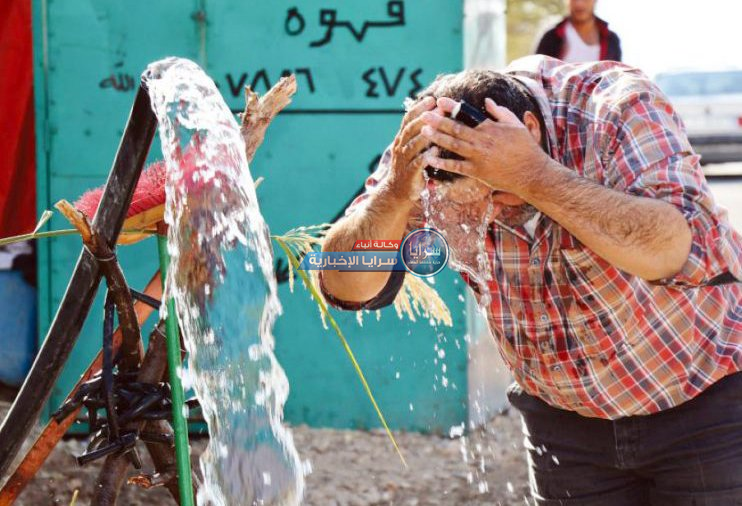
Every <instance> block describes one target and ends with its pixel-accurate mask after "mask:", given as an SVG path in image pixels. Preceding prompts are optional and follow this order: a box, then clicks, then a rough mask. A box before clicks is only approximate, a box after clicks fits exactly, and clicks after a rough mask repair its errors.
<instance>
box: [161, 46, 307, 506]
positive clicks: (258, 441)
mask: <svg viewBox="0 0 742 506" xmlns="http://www.w3.org/2000/svg"><path fill="white" fill-rule="evenodd" d="M147 76H148V81H147V83H148V87H149V93H150V97H151V101H152V105H153V108H154V110H155V113H156V115H157V118H158V121H159V129H160V138H161V141H162V151H163V155H164V157H165V160H166V163H167V168H168V179H167V185H166V194H167V203H166V214H165V220H166V222H167V224H168V225H169V231H168V250H169V252H170V255H171V258H172V262H171V265H170V269H169V271H168V277H167V279H168V283H167V287H166V291H167V293H168V294H169V296H173V297H174V298H175V301H176V307H177V313H178V319H179V322H180V326H181V329H182V331H183V333H184V340H185V344H186V348H187V351H188V367H189V376H190V383H191V384H192V386H193V388H194V390H195V392H196V395H197V396H198V399H199V401H200V404H201V408H202V410H203V414H204V417H205V419H206V421H207V423H208V426H209V436H210V441H209V445H208V448H207V450H206V452H205V453H204V454H203V455H202V457H201V470H202V472H203V483H202V484H201V486H200V487H199V493H198V502H199V504H216V505H238V504H239V505H243V504H244V505H250V504H259V505H263V504H266V505H290V504H297V503H298V502H299V501H300V500H301V497H302V494H303V488H304V479H303V472H302V464H301V461H300V459H299V456H298V454H297V451H296V448H295V447H294V442H293V438H292V436H291V433H290V432H289V431H288V430H287V429H286V428H285V427H284V426H283V425H282V424H281V418H282V414H283V405H284V403H285V401H286V398H287V396H288V388H289V385H288V381H287V379H286V376H285V374H284V372H283V370H282V369H281V367H280V366H279V364H278V362H277V361H276V358H275V355H274V354H273V336H272V334H271V329H272V327H273V323H274V321H275V319H276V317H277V316H278V315H279V314H280V312H281V306H280V303H279V302H278V298H277V295H276V281H275V278H274V275H273V261H272V249H271V244H270V237H269V232H268V227H267V226H266V224H265V222H264V220H263V217H262V215H261V214H260V209H259V207H258V202H257V198H256V195H255V187H254V184H253V180H252V177H251V175H250V170H249V168H248V164H247V159H246V158H245V146H244V141H243V139H242V137H241V135H240V131H239V128H238V125H237V123H236V121H235V118H234V116H233V115H232V113H231V112H230V110H229V108H228V107H227V105H226V104H225V103H224V101H223V99H222V97H221V95H220V94H219V92H218V91H217V88H216V86H215V85H214V82H213V81H212V80H211V79H209V78H208V77H207V76H206V74H205V73H204V72H203V71H202V70H201V69H200V68H199V67H198V66H197V65H196V64H194V63H193V62H191V61H188V60H183V59H176V58H168V59H165V60H161V61H158V62H155V63H153V64H151V65H150V66H149V67H148V69H147Z"/></svg>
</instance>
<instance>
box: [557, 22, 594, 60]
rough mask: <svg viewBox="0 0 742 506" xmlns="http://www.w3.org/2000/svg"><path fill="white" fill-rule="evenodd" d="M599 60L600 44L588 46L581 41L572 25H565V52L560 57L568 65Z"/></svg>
mask: <svg viewBox="0 0 742 506" xmlns="http://www.w3.org/2000/svg"><path fill="white" fill-rule="evenodd" d="M599 59H600V44H595V45H592V46H591V45H588V44H585V41H584V40H582V37H580V34H579V33H577V30H575V27H574V26H572V23H570V22H568V23H567V50H566V51H565V53H564V56H563V57H562V60H563V61H566V62H569V63H580V62H586V61H597V60H599Z"/></svg>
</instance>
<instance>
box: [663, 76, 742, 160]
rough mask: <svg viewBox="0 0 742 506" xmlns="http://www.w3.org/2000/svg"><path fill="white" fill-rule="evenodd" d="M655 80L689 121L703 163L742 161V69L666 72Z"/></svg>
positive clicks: (690, 133) (686, 122) (690, 130)
mask: <svg viewBox="0 0 742 506" xmlns="http://www.w3.org/2000/svg"><path fill="white" fill-rule="evenodd" d="M655 81H656V82H657V84H658V85H659V87H660V88H662V90H663V91H664V92H665V93H666V94H667V95H668V97H670V101H671V102H672V104H673V106H674V107H675V109H676V111H677V112H678V114H679V115H680V117H681V118H682V119H683V121H684V122H685V126H686V129H687V132H688V138H689V139H690V142H691V144H692V145H693V148H694V149H695V150H696V152H697V153H699V154H700V155H701V163H702V164H706V163H721V162H733V161H742V70H739V69H735V70H712V71H707V70H689V71H675V72H663V73H660V74H658V75H657V76H656V77H655Z"/></svg>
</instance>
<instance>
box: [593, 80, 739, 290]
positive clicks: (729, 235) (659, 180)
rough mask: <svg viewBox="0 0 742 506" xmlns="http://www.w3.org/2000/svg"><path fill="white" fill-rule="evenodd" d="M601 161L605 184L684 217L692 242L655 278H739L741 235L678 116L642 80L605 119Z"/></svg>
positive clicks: (673, 282) (682, 282) (685, 282)
mask: <svg viewBox="0 0 742 506" xmlns="http://www.w3.org/2000/svg"><path fill="white" fill-rule="evenodd" d="M604 125H606V127H605V130H606V131H605V132H604V133H605V134H607V137H608V138H609V139H611V140H610V141H607V142H605V143H604V145H605V146H607V149H606V150H604V151H603V153H602V154H601V156H602V157H603V166H604V167H606V169H607V170H606V176H605V177H606V179H608V180H610V184H609V185H610V186H612V187H613V188H615V189H619V190H623V191H625V192H626V193H629V194H632V195H638V196H642V197H649V198H656V199H661V200H664V201H665V202H668V203H670V204H672V205H674V206H675V207H676V208H677V209H678V210H679V211H680V212H681V213H682V214H683V216H684V217H685V219H686V220H687V221H688V225H689V226H690V229H691V233H692V241H693V242H692V246H691V251H690V254H689V256H688V259H687V261H686V262H685V264H684V265H683V267H682V269H681V270H680V271H679V272H678V273H677V274H676V275H674V276H672V277H669V278H665V279H661V280H657V281H653V283H654V284H658V285H664V286H670V287H676V288H683V287H698V286H704V285H714V284H719V283H722V282H724V283H725V282H734V281H739V280H742V259H741V258H740V255H742V238H741V237H740V235H739V234H738V233H737V232H736V231H735V230H734V228H733V227H732V226H731V224H730V223H729V220H728V217H727V212H726V210H725V209H723V208H721V207H719V206H718V205H717V204H716V202H715V200H714V197H713V195H712V193H711V189H710V188H709V186H708V183H707V182H706V179H705V177H704V175H703V172H702V171H701V168H700V164H699V160H700V157H699V156H698V155H696V154H695V153H694V152H693V149H692V148H691V146H690V143H689V142H688V138H687V135H686V133H685V127H684V125H683V123H682V120H681V119H680V118H679V117H678V116H677V114H676V113H675V111H674V110H673V108H672V106H671V104H670V103H669V101H668V99H667V98H666V97H665V95H664V94H663V93H662V91H661V90H660V89H659V88H657V87H656V86H655V85H654V84H651V83H649V82H647V83H646V84H645V85H643V88H642V87H641V86H637V85H635V86H634V89H633V90H632V91H631V92H630V93H629V94H627V96H626V98H625V100H620V101H618V104H617V105H616V106H614V107H613V109H612V114H609V115H608V120H607V121H606V122H605V123H604Z"/></svg>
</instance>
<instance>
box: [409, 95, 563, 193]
mask: <svg viewBox="0 0 742 506" xmlns="http://www.w3.org/2000/svg"><path fill="white" fill-rule="evenodd" d="M456 103H457V102H456V101H455V100H452V99H450V98H439V99H438V103H437V105H438V110H439V111H442V112H444V113H447V114H450V113H451V111H452V110H453V108H454V107H455V106H456ZM485 107H486V109H487V112H488V113H489V114H490V116H492V117H493V118H494V119H495V120H496V121H492V120H489V119H488V120H485V121H484V122H483V123H481V124H480V125H479V126H477V127H476V128H469V127H467V126H466V125H464V124H462V123H460V122H458V121H455V120H453V119H451V118H448V117H445V116H443V115H442V114H438V112H437V111H436V112H427V113H425V114H423V115H422V120H423V121H424V122H425V125H426V126H425V127H424V128H423V129H422V131H421V134H422V135H423V136H424V137H425V138H427V139H428V140H429V141H430V142H433V143H434V144H436V145H438V146H440V147H441V148H444V149H447V150H449V151H452V152H454V153H456V154H459V155H461V156H462V157H463V158H464V160H450V159H445V158H440V157H438V156H435V155H433V154H432V153H428V154H426V155H425V158H426V162H427V163H428V164H429V165H432V166H433V167H435V168H437V169H443V170H447V171H449V172H456V173H458V174H462V175H464V176H469V177H473V178H475V179H478V180H479V181H481V182H482V183H484V184H486V185H487V186H489V187H491V188H493V189H495V190H500V191H505V192H508V193H512V194H515V195H518V196H522V194H523V193H524V192H525V190H526V188H527V186H528V184H529V182H530V181H531V180H532V179H533V178H534V175H535V174H537V173H538V171H539V169H540V168H541V167H543V166H544V165H545V164H546V163H548V162H549V160H550V158H549V156H548V155H547V154H546V153H545V152H544V151H543V150H542V149H541V147H540V146H539V145H538V143H537V142H536V140H535V139H534V137H533V135H532V134H531V132H530V131H529V130H528V128H526V126H525V125H524V124H523V123H522V122H521V121H520V120H519V119H518V117H517V116H515V114H513V113H512V112H511V111H510V110H509V109H507V108H505V107H500V106H498V105H496V104H495V102H494V101H493V100H492V99H489V98H487V99H485Z"/></svg>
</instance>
